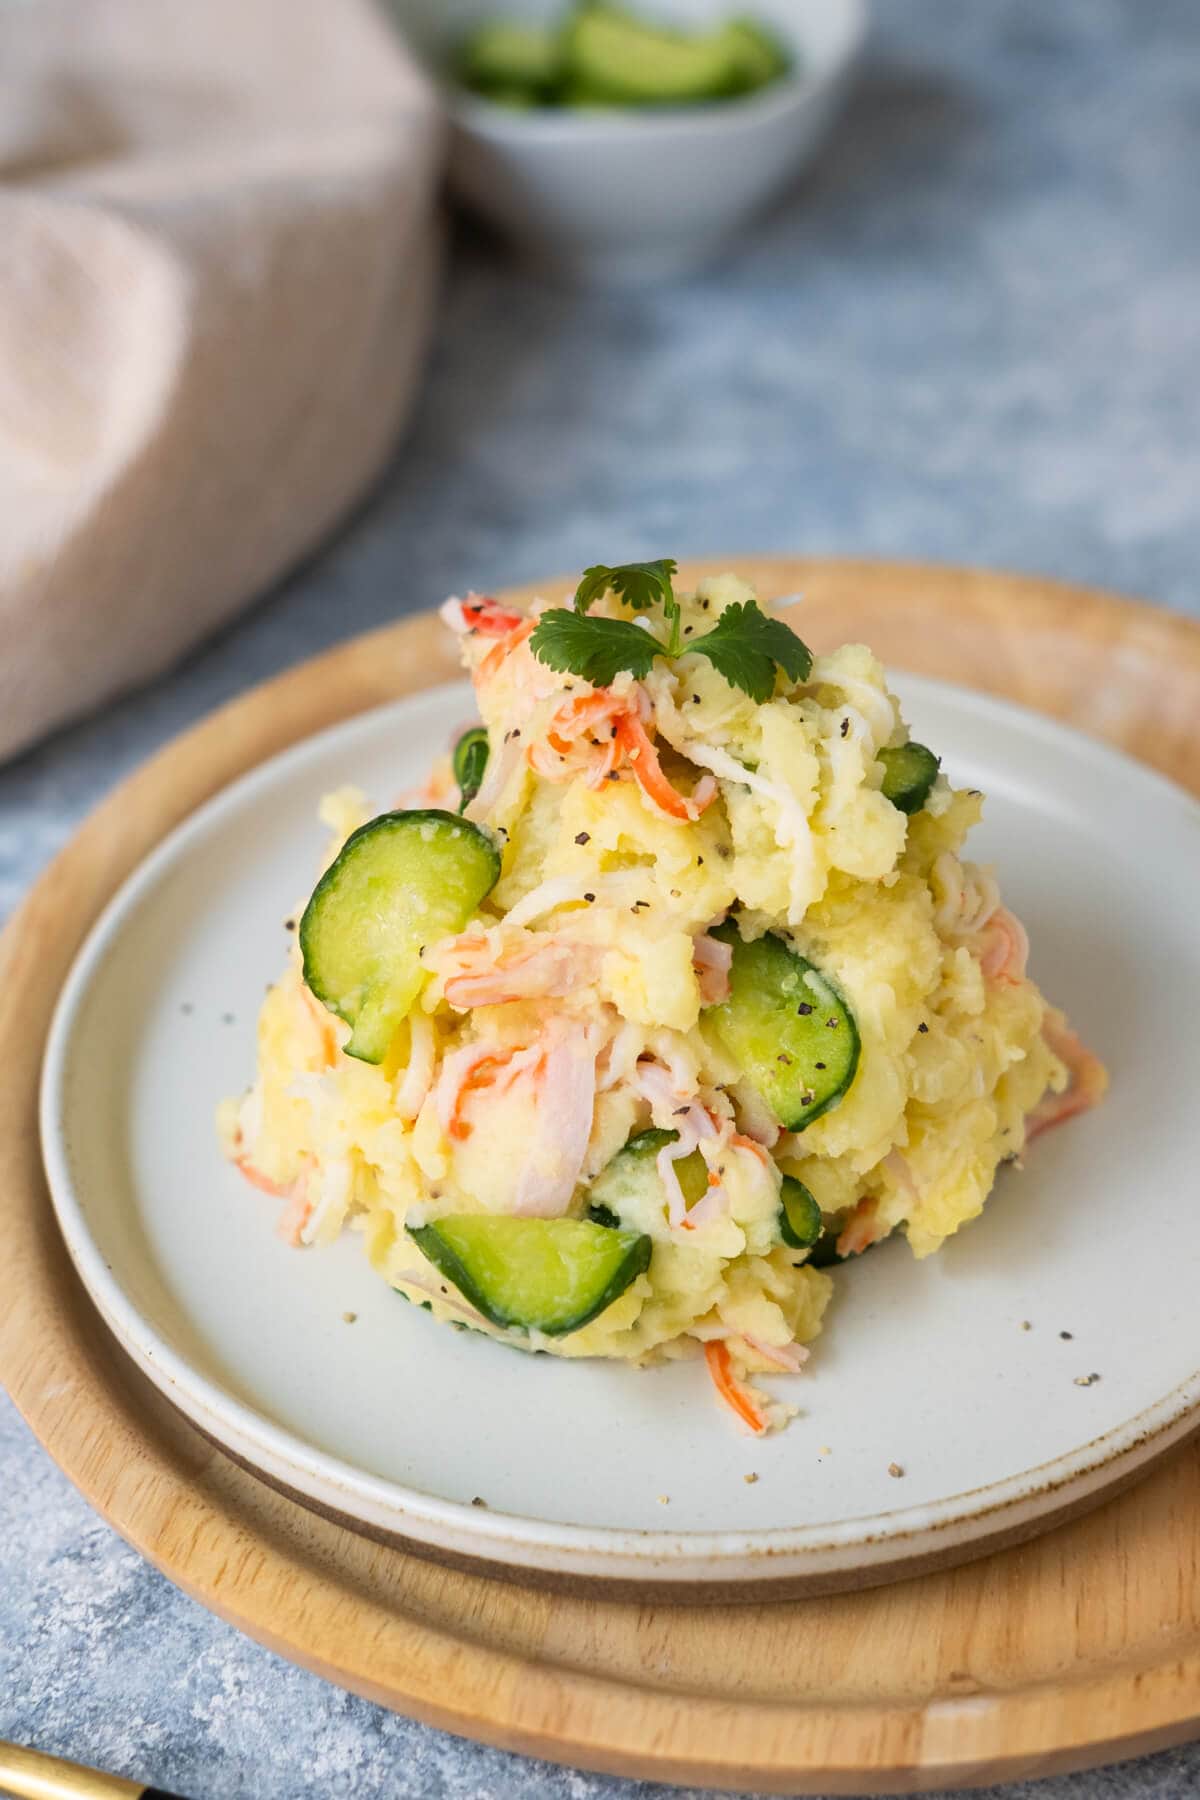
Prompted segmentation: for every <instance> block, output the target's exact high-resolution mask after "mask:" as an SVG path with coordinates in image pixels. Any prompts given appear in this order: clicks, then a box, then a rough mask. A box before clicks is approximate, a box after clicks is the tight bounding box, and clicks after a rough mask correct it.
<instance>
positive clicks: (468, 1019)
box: [220, 560, 1105, 1432]
mask: <svg viewBox="0 0 1200 1800" xmlns="http://www.w3.org/2000/svg"><path fill="white" fill-rule="evenodd" d="M674 576H675V564H674V563H673V562H671V561H670V560H663V561H659V562H649V563H637V564H628V565H625V566H622V567H615V568H609V567H605V566H602V565H601V566H597V567H595V568H592V569H589V570H588V571H587V573H586V574H585V576H584V578H583V580H582V581H581V582H580V584H579V588H578V590H577V592H576V594H575V596H574V601H573V604H572V603H571V602H568V603H567V604H564V605H560V606H552V605H548V604H545V603H543V602H538V603H537V604H535V605H534V606H533V608H532V609H531V610H530V612H529V613H528V615H524V614H521V613H518V612H515V611H513V610H511V609H509V608H508V607H506V606H504V605H502V604H500V603H499V602H497V601H496V600H493V599H490V598H488V597H487V596H483V595H476V594H471V595H469V596H468V597H467V599H465V600H458V599H453V600H449V601H447V603H446V605H445V607H444V608H443V611H442V616H443V618H444V619H445V622H446V625H447V627H448V628H449V629H450V630H451V631H453V632H454V633H455V634H456V635H457V637H458V639H459V644H460V648H461V653H462V659H463V662H464V665H465V666H466V668H467V670H468V671H469V672H470V675H471V678H472V681H473V683H474V687H475V694H476V697H477V701H478V709H479V717H480V720H481V723H480V724H479V725H478V726H476V727H474V728H472V729H471V730H469V731H467V732H466V733H465V735H464V736H462V737H461V738H460V739H459V741H458V742H457V743H456V744H455V745H454V747H453V751H452V753H451V754H449V755H447V757H445V758H444V759H443V760H442V762H440V763H439V764H438V765H437V767H436V768H435V769H434V770H433V773H432V775H431V778H430V781H429V784H428V788H427V790H426V791H425V792H423V793H422V794H421V795H420V796H419V797H418V798H417V799H415V801H414V803H413V805H412V806H410V807H406V808H404V809H402V810H398V811H392V812H385V813H382V814H379V815H373V814H372V812H371V809H370V807H369V806H368V804H367V802H366V800H365V799H364V798H363V796H362V795H361V794H359V793H358V792H356V791H353V790H345V791H342V792H339V793H337V794H333V795H331V796H329V797H328V798H327V799H326V800H325V801H324V803H323V806H322V813H321V816H322V818H323V820H324V821H325V823H326V824H327V825H328V826H329V827H330V828H331V830H332V832H333V840H332V843H331V844H330V847H329V853H328V857H327V860H326V866H325V870H324V873H323V874H322V875H321V877H320V880H319V881H318V883H317V886H316V888H315V890H314V891H313V894H312V897H311V899H310V900H309V901H308V904H307V907H306V908H305V909H304V912H303V917H302V919H301V920H300V924H299V930H298V932H297V933H296V935H295V938H294V940H293V944H294V948H293V954H292V957H291V961H290V963H289V966H288V968H287V970H286V972H285V973H284V975H283V976H282V977H281V979H280V980H279V981H278V982H277V983H276V984H275V986H274V987H272V988H271V990H270V992H269V993H268V996H267V999H266V1002H265V1004H264V1006H263V1008H262V1014H261V1018H260V1022H259V1034H258V1046H259V1055H258V1075H257V1079H256V1080H255V1083H254V1085H253V1087H252V1088H251V1089H250V1091H249V1092H248V1093H247V1094H246V1095H245V1096H244V1098H242V1099H241V1100H238V1101H227V1102H226V1103H225V1104H224V1106H223V1107H222V1109H221V1116H220V1126H221V1132H222V1138H223V1142H224V1145H225V1148H226V1150H227V1152H228V1154H229V1156H230V1157H231V1158H232V1159H233V1160H234V1161H235V1162H236V1163H237V1165H238V1167H239V1168H240V1169H241V1170H242V1172H243V1173H244V1174H245V1175H246V1176H247V1177H248V1178H249V1180H250V1181H252V1182H253V1183H254V1184H255V1185H256V1186H258V1187H260V1188H263V1189H265V1190H266V1191H267V1192H268V1193H271V1194H275V1195H278V1196H280V1197H281V1198H283V1200H284V1202H285V1204H284V1207H283V1214H282V1221H281V1226H280V1229H281V1231H282V1233H283V1235H284V1236H285V1237H286V1238H287V1240H288V1242H290V1243H292V1244H295V1245H298V1246H299V1245H306V1246H307V1245H319V1244H327V1243H329V1242H330V1241H331V1239H333V1238H334V1237H336V1236H337V1234H338V1233H339V1232H340V1231H342V1230H343V1228H345V1227H346V1226H349V1227H350V1228H351V1229H353V1230H356V1231H359V1232H361V1234H362V1238H363V1243H364V1246H365V1249H366V1253H367V1255H368V1256H369V1258H370V1260H371V1262H372V1263H373V1264H374V1266H375V1268H376V1269H377V1270H378V1271H379V1273H380V1274H381V1275H382V1276H383V1277H384V1279H385V1280H386V1281H387V1282H389V1283H390V1284H391V1286H392V1287H393V1288H395V1289H396V1290H397V1292H398V1293H400V1294H401V1295H403V1296H404V1297H405V1298H407V1299H408V1300H411V1301H413V1302H415V1303H417V1304H418V1305H421V1306H424V1307H426V1308H427V1309H428V1310H429V1311H430V1312H431V1313H432V1314H433V1317H434V1319H436V1320H439V1321H445V1322H448V1323H451V1324H456V1325H460V1326H468V1327H470V1328H472V1329H473V1330H475V1331H479V1332H483V1333H485V1334H486V1335H488V1336H490V1337H494V1338H500V1339H502V1340H503V1341H504V1342H505V1343H508V1344H512V1345H516V1346H518V1347H521V1348H524V1349H529V1350H542V1351H549V1352H551V1353H553V1354H554V1355H556V1356H604V1357H616V1358H620V1359H622V1360H624V1361H628V1362H631V1363H639V1364H645V1363H651V1362H654V1361H656V1360H659V1359H661V1358H664V1357H682V1356H696V1357H700V1356H703V1357H704V1359H705V1361H706V1364H707V1369H708V1372H709V1374H710V1375H711V1378H712V1381H713V1383H714V1385H715V1387H716V1390H717V1393H718V1394H719V1395H720V1397H721V1399H722V1400H723V1401H725V1402H726V1403H727V1405H728V1406H729V1407H730V1408H732V1410H733V1411H734V1412H735V1413H736V1414H737V1415H738V1417H739V1418H740V1419H741V1420H742V1421H743V1422H744V1424H745V1425H746V1426H748V1427H749V1429H750V1430H751V1431H753V1432H763V1431H766V1430H768V1429H770V1428H771V1427H773V1426H777V1425H779V1424H781V1423H783V1422H784V1421H785V1420H786V1418H787V1417H788V1416H790V1414H791V1413H792V1412H793V1411H794V1410H795V1409H794V1408H792V1407H789V1406H787V1405H786V1404H784V1403H783V1402H781V1401H780V1400H779V1399H777V1398H772V1397H770V1396H768V1395H767V1394H765V1393H764V1392H762V1391H760V1390H759V1389H757V1388H756V1387H755V1386H754V1385H753V1383H752V1381H751V1379H750V1378H751V1377H753V1376H755V1375H764V1374H774V1373H787V1374H792V1373H795V1372H797V1371H799V1370H800V1369H801V1367H802V1365H803V1364H804V1362H805V1361H806V1359H807V1357H808V1354H809V1352H808V1348H807V1346H808V1345H809V1343H810V1342H811V1341H812V1339H813V1338H815V1337H816V1335H817V1333H818V1332H819V1331H820V1329H821V1322H822V1319H823V1317H824V1314H825V1309H826V1307H827V1306H828V1304H829V1300H830V1297H831V1294H832V1292H833V1287H834V1283H835V1280H836V1279H837V1274H836V1269H837V1266H838V1265H839V1264H842V1263H844V1262H846V1261H847V1260H848V1259H852V1258H854V1257H857V1256H861V1255H863V1254H864V1253H865V1252H866V1251H867V1250H869V1249H870V1248H871V1246H872V1245H875V1244H878V1243H879V1242H880V1241H881V1240H882V1239H884V1238H886V1237H888V1236H890V1235H891V1234H892V1233H893V1232H900V1233H902V1234H903V1235H904V1236H905V1237H907V1239H908V1243H909V1245H910V1247H911V1249H912V1251H913V1253H914V1254H915V1255H917V1256H927V1255H929V1253H930V1252H931V1251H934V1250H936V1249H937V1248H938V1247H939V1245H940V1244H941V1243H942V1242H943V1240H944V1239H945V1238H947V1237H948V1236H949V1235H950V1234H951V1233H952V1232H954V1231H957V1230H958V1228H959V1226H961V1225H963V1224H965V1223H966V1222H967V1221H968V1220H969V1219H973V1218H974V1217H975V1216H976V1215H977V1214H978V1213H979V1211H980V1210H981V1208H982V1207H983V1204H984V1202H985V1200H986V1199H987V1197H988V1195H989V1193H990V1192H991V1189H992V1186H993V1183H994V1181H995V1178H996V1171H997V1169H998V1168H999V1166H1000V1165H1001V1164H1002V1163H1008V1162H1013V1161H1014V1160H1016V1159H1017V1158H1019V1156H1020V1154H1021V1152H1022V1150H1023V1149H1024V1147H1025V1145H1026V1144H1027V1143H1028V1142H1029V1141H1030V1140H1031V1139H1032V1138H1033V1137H1034V1136H1035V1135H1036V1134H1037V1132H1039V1131H1041V1130H1043V1129H1045V1128H1046V1127H1047V1126H1049V1125H1052V1124H1055V1123H1057V1122H1059V1121H1060V1120H1063V1119H1065V1118H1067V1117H1069V1116H1070V1115H1071V1114H1073V1113H1075V1112H1078V1111H1081V1110H1082V1109H1083V1108H1085V1107H1087V1106H1089V1105H1091V1104H1092V1103H1093V1102H1094V1101H1095V1100H1097V1099H1098V1098H1099V1096H1100V1095H1101V1093H1102V1092H1103V1089H1104V1086H1105V1075H1104V1071H1103V1069H1102V1068H1101V1066H1100V1064H1099V1063H1098V1062H1097V1061H1096V1059H1095V1058H1094V1057H1093V1056H1091V1055H1090V1054H1089V1053H1088V1052H1087V1051H1086V1050H1085V1049H1084V1048H1083V1046H1082V1045H1081V1044H1080V1043H1079V1041H1078V1039H1077V1038H1076V1037H1075V1036H1074V1035H1073V1033H1072V1032H1071V1031H1070V1030H1069V1028H1068V1026H1067V1024H1066V1022H1065V1020H1064V1018H1063V1016H1062V1015H1061V1013H1058V1012H1056V1011H1055V1010H1054V1009H1053V1008H1051V1007H1049V1006H1048V1005H1047V1003H1046V1001H1045V1000H1044V999H1043V997H1042V995H1041V993H1040V992H1039V991H1038V989H1037V988H1036V987H1035V985H1034V984H1033V982H1032V981H1031V980H1030V979H1029V977H1028V976H1027V974H1026V972H1025V963H1026V955H1027V951H1028V944H1027V940H1026V936H1025V932H1024V930H1023V929H1022V927H1021V924H1020V921H1019V920H1018V919H1016V918H1014V916H1013V914H1012V913H1011V912H1009V911H1008V909H1007V908H1006V907H1005V906H1004V905H1003V903H1002V902H1001V899H1000V895H999V891H998V889H997V886H996V880H995V877H994V876H993V874H992V873H991V872H990V871H989V870H987V869H983V868H978V867H976V865H975V864H973V863H971V862H967V861H964V860H963V857H962V848H963V843H964V840H965V838H966V836H967V834H968V832H969V831H970V829H971V827H972V825H974V824H975V822H976V820H977V819H978V818H979V815H980V809H981V806H982V797H981V795H980V794H978V793H977V792H974V791H971V792H964V791H962V790H957V789H955V788H953V787H951V785H950V784H949V782H948V781H947V779H946V777H945V775H944V774H943V773H942V772H941V770H940V768H939V761H938V758H937V756H936V755H935V754H934V752H933V751H932V750H931V749H929V748H927V747H926V746H925V745H923V744H919V743H915V742H914V741H912V740H911V739H910V737H909V735H908V732H907V730H906V729H905V725H904V721H903V719H902V718H901V715H900V710H899V707H898V705H897V702H896V701H895V699H894V698H893V696H892V695H891V694H890V693H889V691H888V686H887V679H886V676H885V674H884V670H883V669H882V667H881V666H880V664H879V662H878V661H877V660H876V658H875V657H874V656H873V655H872V654H871V652H870V650H868V649H867V648H866V647H865V646H864V645H862V644H847V645H844V646H843V647H842V648H841V649H839V650H835V651H833V652H832V654H830V655H827V656H815V655H813V654H811V653H810V651H809V649H808V648H807V646H806V645H805V644H804V643H803V642H802V640H801V639H800V638H799V637H798V636H797V634H796V632H795V630H794V629H793V628H792V626H791V625H790V624H789V623H785V622H784V620H783V619H782V618H778V617H773V616H772V615H770V614H769V613H767V612H765V611H763V610H762V609H761V608H760V607H759V605H758V603H757V601H756V599H755V596H754V593H753V591H752V589H751V588H749V587H748V586H747V585H746V583H745V582H743V581H740V580H739V579H738V578H737V577H736V576H734V575H720V576H717V577H714V578H711V579H708V580H705V581H702V582H701V583H700V585H699V586H698V588H697V589H696V591H695V593H677V592H676V591H675V587H674ZM796 616H797V617H799V616H800V615H799V614H797V615H796Z"/></svg>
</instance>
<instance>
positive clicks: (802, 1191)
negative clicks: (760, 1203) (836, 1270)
mask: <svg viewBox="0 0 1200 1800" xmlns="http://www.w3.org/2000/svg"><path fill="white" fill-rule="evenodd" d="M779 1235H780V1237H781V1238H782V1239H783V1241H784V1243H785V1244H787V1245H788V1246H789V1248H790V1249H792V1250H809V1249H811V1248H812V1246H813V1245H814V1244H815V1243H816V1241H817V1239H818V1238H819V1237H820V1235H821V1209H820V1207H819V1206H818V1205H817V1203H816V1201H815V1200H814V1199H813V1197H812V1195H811V1194H810V1193H809V1191H808V1189H807V1188H806V1187H805V1185H804V1183H803V1182H802V1181H797V1180H796V1177H795V1176H794V1175H785V1176H784V1178H783V1188H782V1190H781V1192H780V1195H779Z"/></svg>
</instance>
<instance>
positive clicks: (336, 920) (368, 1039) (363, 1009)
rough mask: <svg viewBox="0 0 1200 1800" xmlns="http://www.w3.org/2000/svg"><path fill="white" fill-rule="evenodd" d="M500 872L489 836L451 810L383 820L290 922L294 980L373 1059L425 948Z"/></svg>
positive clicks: (361, 836) (461, 919)
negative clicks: (297, 974)
mask: <svg viewBox="0 0 1200 1800" xmlns="http://www.w3.org/2000/svg"><path fill="white" fill-rule="evenodd" d="M499 875H500V856H499V853H498V851H497V849H496V846H495V844H494V843H493V842H492V839H491V838H490V837H489V836H488V835H487V833H486V832H483V831H481V830H480V829H479V827H478V826H477V825H472V824H470V823H469V822H468V821H467V820H466V819H460V818H458V817H456V815H455V814H454V813H448V812H437V811H432V810H431V811H421V812H392V813H383V814H382V815H381V817H379V818H378V819H372V820H371V821H370V822H369V823H368V824H366V825H363V826H361V827H360V828H359V830H358V831H356V832H354V833H353V834H352V836H350V837H349V838H347V840H346V842H345V844H344V845H343V846H342V848H341V850H340V851H339V853H338V855H337V857H336V858H335V860H334V861H333V862H332V863H331V864H330V866H329V868H328V869H326V871H325V873H324V875H322V877H321V879H320V881H319V882H318V883H317V885H316V887H315V889H314V890H313V895H312V899H311V900H310V901H309V903H308V905H307V907H306V908H305V910H304V917H303V918H302V919H301V921H300V952H301V955H302V957H303V961H304V979H305V981H306V982H307V984H308V986H309V987H310V988H311V990H312V992H313V993H314V994H315V995H316V997H317V999H318V1000H319V1001H320V1002H321V1003H322V1005H323V1006H326V1007H328V1009H329V1011H330V1012H333V1013H336V1014H337V1015H338V1017H339V1018H340V1019H344V1020H345V1021H346V1023H347V1024H348V1025H349V1026H350V1027H351V1035H350V1041H349V1042H348V1043H347V1045H346V1051H347V1053H348V1054H349V1055H350V1056H357V1057H359V1058H360V1059H361V1060H362V1061H363V1062H369V1063H378V1062H382V1061H383V1059H384V1057H385V1056H386V1055H387V1052H388V1046H389V1045H390V1043H391V1041H392V1037H393V1035H394V1033H395V1030H396V1027H397V1026H398V1025H399V1024H400V1023H401V1021H402V1020H403V1019H404V1018H405V1017H406V1015H407V1013H408V1011H409V1008H410V1007H411V1006H412V1003H413V1001H414V1000H415V999H416V997H417V993H418V991H419V989H420V986H421V982H422V980H423V978H424V971H423V970H422V967H421V951H422V950H423V949H424V947H425V945H426V944H429V943H433V942H435V941H436V940H437V939H438V938H441V937H447V936H448V935H449V934H450V933H452V932H455V931H461V930H462V928H463V926H464V925H466V924H467V923H468V921H469V920H470V919H471V918H472V917H473V916H474V914H475V912H476V911H477V909H478V907H479V903H480V901H481V900H483V899H484V897H485V896H486V895H487V894H488V893H490V891H491V889H492V888H493V887H494V886H495V884H496V881H497V879H498V878H499Z"/></svg>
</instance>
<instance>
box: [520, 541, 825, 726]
mask: <svg viewBox="0 0 1200 1800" xmlns="http://www.w3.org/2000/svg"><path fill="white" fill-rule="evenodd" d="M675 569H676V564H675V562H674V559H673V558H671V557H669V556H665V557H661V558H659V560H658V561H657V562H644V563H619V564H617V565H616V566H615V567H609V566H608V565H607V564H606V563H596V564H595V565H594V566H593V567H592V568H590V569H586V570H585V571H584V575H583V579H582V581H581V582H580V583H579V586H578V587H577V588H576V590H575V610H574V611H573V612H569V611H568V610H567V609H566V607H561V606H560V607H552V608H551V609H550V610H549V611H548V612H544V613H543V614H542V616H541V618H540V619H539V620H538V623H537V628H536V630H535V631H534V633H533V636H532V637H531V638H530V640H529V648H530V649H531V650H532V652H533V654H534V655H535V656H536V657H537V658H538V660H539V662H544V663H545V664H546V665H547V667H548V668H551V669H557V670H558V671H559V672H560V673H561V674H569V675H579V676H581V677H582V679H583V680H584V681H589V682H591V684H592V686H593V687H607V686H608V685H609V683H610V682H611V681H612V680H613V679H614V677H615V676H616V675H618V674H619V673H620V672H621V671H622V670H627V671H628V672H629V674H631V675H633V676H635V677H637V679H638V680H641V679H642V678H643V677H644V676H646V675H648V674H649V673H650V670H651V667H652V666H653V664H654V660H655V658H656V657H658V656H663V657H666V658H667V659H668V660H669V661H671V660H674V658H676V657H678V656H684V655H690V654H692V653H693V652H695V654H696V655H698V656H706V657H707V658H708V660H709V662H710V663H711V664H712V665H713V668H714V669H716V670H717V672H718V674H720V675H722V676H724V678H725V680H726V681H727V682H728V683H729V685H730V686H731V687H735V688H740V689H741V691H742V692H743V693H744V694H749V696H750V698H751V699H752V700H754V701H755V702H757V703H758V704H759V705H761V704H762V702H763V701H764V700H769V699H770V697H771V693H772V690H773V689H774V686H775V671H776V668H780V669H782V670H783V672H784V674H785V675H786V676H787V677H788V679H789V680H790V681H804V680H806V679H807V677H808V673H809V671H810V669H811V668H812V652H811V651H810V650H809V648H808V646H807V644H805V643H804V642H802V640H801V639H800V638H798V637H797V636H796V633H795V632H794V631H793V630H792V629H791V627H790V625H785V624H784V623H783V621H782V620H781V619H770V618H768V617H767V615H766V613H764V612H763V611H762V610H761V608H760V607H759V606H758V604H757V602H756V601H754V600H735V601H734V603H733V605H732V606H727V607H726V608H725V611H724V612H723V613H722V614H721V616H720V618H719V619H718V620H717V623H716V624H715V625H714V626H713V628H712V630H711V631H708V632H705V634H704V636H703V637H698V638H695V639H694V640H693V641H692V643H690V644H684V642H683V638H682V616H681V614H680V610H679V601H678V600H677V599H676V597H675V590H674V587H673V586H672V577H673V576H674V574H675ZM609 592H612V593H614V594H616V596H617V597H618V599H619V600H621V601H622V602H623V603H624V604H625V605H626V606H628V607H630V608H631V609H632V610H633V611H634V612H645V611H647V610H648V609H649V608H651V607H653V606H656V605H659V606H661V607H662V610H663V618H664V620H665V622H666V624H667V626H668V634H667V639H666V642H665V643H664V642H663V640H662V639H661V638H659V637H657V636H656V635H655V633H654V632H653V631H651V630H650V629H649V627H648V625H645V624H636V625H635V624H634V623H633V622H632V621H631V620H627V619H603V618H600V619H597V618H593V617H592V616H591V615H590V614H589V612H588V610H587V609H588V607H589V606H591V604H592V603H593V601H595V600H599V599H600V598H601V597H602V596H603V595H604V594H606V593H609Z"/></svg>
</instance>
